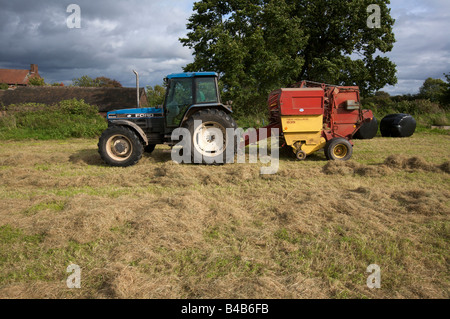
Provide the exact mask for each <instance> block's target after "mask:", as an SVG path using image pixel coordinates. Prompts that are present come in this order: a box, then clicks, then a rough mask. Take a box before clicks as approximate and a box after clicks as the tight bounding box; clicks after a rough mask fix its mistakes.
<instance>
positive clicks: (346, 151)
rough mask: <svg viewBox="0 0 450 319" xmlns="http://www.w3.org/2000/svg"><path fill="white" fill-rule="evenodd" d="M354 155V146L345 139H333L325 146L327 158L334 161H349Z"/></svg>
mask: <svg viewBox="0 0 450 319" xmlns="http://www.w3.org/2000/svg"><path fill="white" fill-rule="evenodd" d="M352 155H353V146H352V144H350V142H349V141H348V140H347V139H345V138H333V139H332V140H329V141H328V143H327V144H326V146H325V157H326V158H327V160H332V161H348V160H349V159H350V158H351V157H352Z"/></svg>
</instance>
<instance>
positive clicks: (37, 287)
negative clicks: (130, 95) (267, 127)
mask: <svg viewBox="0 0 450 319" xmlns="http://www.w3.org/2000/svg"><path fill="white" fill-rule="evenodd" d="M96 144H97V140H96V139H70V140H66V141H20V142H15V141H1V142H0V201H1V206H0V298H262V299H264V298H284V299H287V298H449V297H450V294H449V288H450V284H449V279H450V278H449V274H450V272H449V261H450V256H449V251H450V249H449V248H450V247H449V237H450V224H449V213H450V202H449V198H450V187H449V186H450V183H449V182H450V180H449V173H450V163H449V162H448V161H449V158H450V136H448V135H435V134H427V133H418V134H416V135H415V136H414V137H412V138H408V139H385V138H376V139H374V140H370V141H355V151H354V156H353V160H352V161H351V162H348V163H334V162H333V163H327V162H326V161H325V158H324V155H323V154H322V153H318V154H317V155H315V156H312V157H310V158H309V159H308V160H306V161H305V162H296V161H294V160H293V159H291V158H289V157H282V158H281V165H280V170H279V172H278V174H276V175H266V176H261V175H260V174H259V169H260V167H261V166H262V164H234V165H225V166H219V167H205V166H195V165H177V164H175V163H173V162H171V161H170V149H169V148H166V147H164V146H160V147H158V148H157V149H156V151H155V153H154V154H153V155H152V156H148V155H146V156H145V157H144V158H143V159H142V161H141V162H140V163H139V164H138V165H137V166H134V167H130V168H126V169H120V168H111V167H107V166H105V165H104V164H103V163H102V161H101V159H100V157H99V155H98V153H97V149H96ZM72 263H73V264H77V265H79V266H80V267H81V269H82V273H81V285H82V288H81V289H68V288H67V286H66V279H67V278H68V276H69V275H70V274H69V273H67V272H66V268H67V266H69V265H70V264H72ZM370 264H377V265H379V266H380V268H381V289H375V290H371V289H369V288H368V287H367V286H366V281H367V277H368V276H369V274H368V273H366V269H367V267H368V266H369V265H370Z"/></svg>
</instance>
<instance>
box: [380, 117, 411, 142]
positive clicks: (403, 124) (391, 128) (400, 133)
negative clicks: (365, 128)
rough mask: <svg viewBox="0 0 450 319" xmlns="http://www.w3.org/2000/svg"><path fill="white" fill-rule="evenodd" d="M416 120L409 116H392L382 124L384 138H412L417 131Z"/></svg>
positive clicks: (386, 118)
mask: <svg viewBox="0 0 450 319" xmlns="http://www.w3.org/2000/svg"><path fill="white" fill-rule="evenodd" d="M416 126H417V123H416V120H415V119H414V118H413V117H412V116H411V115H409V114H390V115H388V116H386V117H385V118H384V119H383V120H382V121H381V124H380V131H381V135H382V136H383V137H410V136H412V135H413V134H414V132H415V131H416Z"/></svg>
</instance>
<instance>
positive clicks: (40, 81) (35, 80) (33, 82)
mask: <svg viewBox="0 0 450 319" xmlns="http://www.w3.org/2000/svg"><path fill="white" fill-rule="evenodd" d="M28 84H29V85H30V86H45V80H44V78H41V77H37V76H33V77H30V78H29V80H28Z"/></svg>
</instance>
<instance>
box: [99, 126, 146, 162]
mask: <svg viewBox="0 0 450 319" xmlns="http://www.w3.org/2000/svg"><path fill="white" fill-rule="evenodd" d="M98 152H99V153H100V156H101V157H102V159H103V160H104V161H105V162H106V163H107V164H109V165H111V166H117V167H128V166H132V165H135V164H137V162H139V160H140V159H141V158H142V153H143V152H144V146H143V144H142V142H141V140H140V139H139V137H138V136H137V135H136V133H135V132H134V131H133V130H131V129H129V128H128V127H125V126H111V127H109V128H108V129H107V130H106V131H104V132H103V134H102V135H101V137H100V140H99V143H98Z"/></svg>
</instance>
